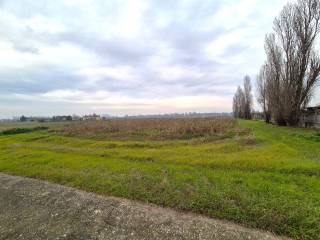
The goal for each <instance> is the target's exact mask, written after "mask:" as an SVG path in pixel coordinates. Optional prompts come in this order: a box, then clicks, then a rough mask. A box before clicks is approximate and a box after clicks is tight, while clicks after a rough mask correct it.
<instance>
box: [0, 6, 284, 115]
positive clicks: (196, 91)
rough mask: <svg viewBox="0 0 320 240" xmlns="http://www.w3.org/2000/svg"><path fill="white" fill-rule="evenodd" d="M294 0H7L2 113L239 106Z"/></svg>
mask: <svg viewBox="0 0 320 240" xmlns="http://www.w3.org/2000/svg"><path fill="white" fill-rule="evenodd" d="M285 3H286V1H285V0H281V1H280V0H270V1H264V0H228V1H225V0H210V1H208V0H203V1H197V0H183V1H171V0H163V1H152V0H149V1H144V0H113V1H104V0H94V1H93V0H68V1H66V0H64V1H63V0H56V1H50V0H43V1H34V0H14V1H12V0H1V1H0V51H1V61H0V84H1V85H0V86H1V87H0V117H7V116H12V115H20V114H27V115H52V114H66V113H70V114H71V113H77V114H83V113H88V112H97V113H109V114H116V115H123V114H140V113H164V112H184V111H210V112H212V111H231V99H232V95H233V93H234V90H235V88H236V86H237V85H238V84H240V83H241V81H242V77H243V75H245V74H247V73H248V74H250V75H251V76H252V77H254V76H255V74H256V73H257V72H258V69H259V66H260V65H261V64H262V63H263V60H264V50H263V40H264V35H265V33H266V32H268V31H270V30H271V28H272V22H273V18H274V17H275V15H277V13H278V12H279V11H280V9H281V8H282V6H283V5H284V4H285Z"/></svg>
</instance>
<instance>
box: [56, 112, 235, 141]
mask: <svg viewBox="0 0 320 240" xmlns="http://www.w3.org/2000/svg"><path fill="white" fill-rule="evenodd" d="M56 131H57V132H58V133H60V134H63V135H67V136H85V137H90V136H91V137H99V138H108V139H150V140H164V139H188V138H193V137H209V136H219V135H220V136H221V135H226V134H229V133H234V132H235V131H237V129H236V122H235V120H234V119H232V118H218V117H217V118H183V119H115V120H108V121H86V122H80V123H77V124H74V123H72V124H66V125H64V126H63V127H59V128H57V129H56Z"/></svg>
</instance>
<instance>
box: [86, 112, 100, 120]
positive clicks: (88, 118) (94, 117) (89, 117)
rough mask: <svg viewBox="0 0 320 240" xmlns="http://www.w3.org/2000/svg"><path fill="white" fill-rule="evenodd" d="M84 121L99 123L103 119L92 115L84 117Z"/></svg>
mask: <svg viewBox="0 0 320 240" xmlns="http://www.w3.org/2000/svg"><path fill="white" fill-rule="evenodd" d="M82 120H83V121H98V120H101V117H100V115H97V114H95V113H94V114H91V115H84V116H83V117H82Z"/></svg>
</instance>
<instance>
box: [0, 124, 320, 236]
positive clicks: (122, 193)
mask: <svg viewBox="0 0 320 240" xmlns="http://www.w3.org/2000/svg"><path fill="white" fill-rule="evenodd" d="M64 127H65V126H64ZM75 128H82V126H81V127H80V126H75ZM233 128H234V129H239V128H240V129H247V130H243V131H239V130H237V131H231V132H232V134H230V130H231V129H228V130H227V131H221V132H220V133H219V137H215V136H214V135H210V136H203V137H201V136H200V137H197V138H185V139H182V140H175V139H173V138H172V137H170V138H168V139H166V140H163V139H162V140H161V141H160V140H132V139H136V138H135V137H132V139H129V140H118V138H117V137H115V138H112V136H110V135H104V137H106V139H107V140H103V138H101V135H99V136H98V137H97V139H95V137H94V134H93V135H92V136H89V135H88V134H86V136H83V135H82V134H81V135H79V136H78V135H77V134H76V133H73V135H72V136H65V134H63V135H61V134H62V133H61V132H60V131H57V130H56V129H54V131H53V130H50V129H49V130H41V131H33V132H29V133H21V134H16V135H2V136H0V171H2V172H6V173H11V174H18V175H23V176H29V177H34V178H40V179H45V180H49V181H52V182H56V183H60V184H65V185H68V186H72V187H76V188H80V189H84V190H87V191H92V192H97V193H100V194H105V195H113V196H118V197H124V198H129V199H135V200H140V201H143V202H150V203H155V204H158V205H161V206H166V207H172V208H176V209H179V210H186V211H192V212H195V213H201V214H205V215H208V216H211V217H215V218H221V219H227V220H231V221H234V222H238V223H241V224H243V225H246V226H250V227H255V228H260V229H264V230H269V231H272V232H274V233H276V234H280V235H286V236H289V237H292V238H294V239H319V238H320V227H319V226H320V191H319V189H320V140H319V138H320V137H319V136H320V135H319V131H317V130H312V129H298V128H286V127H277V126H273V125H266V124H264V123H263V122H258V121H243V120H241V121H238V122H237V123H236V124H234V126H233ZM80 132H81V131H80ZM147 133H148V132H147V131H146V132H145V133H144V134H147ZM179 136H180V135H179ZM138 139H141V138H138Z"/></svg>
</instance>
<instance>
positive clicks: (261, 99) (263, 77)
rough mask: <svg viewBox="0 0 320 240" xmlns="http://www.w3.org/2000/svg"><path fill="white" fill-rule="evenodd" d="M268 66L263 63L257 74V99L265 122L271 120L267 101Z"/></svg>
mask: <svg viewBox="0 0 320 240" xmlns="http://www.w3.org/2000/svg"><path fill="white" fill-rule="evenodd" d="M268 76H269V73H268V66H267V64H265V65H263V66H262V67H261V69H260V72H259V74H258V76H257V86H256V87H257V101H258V103H259V104H260V105H261V107H262V110H263V115H264V118H265V121H266V123H270V121H271V109H270V108H271V106H270V101H269V95H270V94H268V90H269V89H270V88H269V87H268V82H269V81H268V80H269V79H268Z"/></svg>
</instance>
